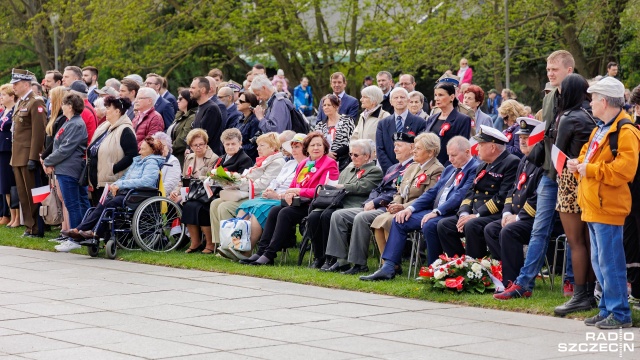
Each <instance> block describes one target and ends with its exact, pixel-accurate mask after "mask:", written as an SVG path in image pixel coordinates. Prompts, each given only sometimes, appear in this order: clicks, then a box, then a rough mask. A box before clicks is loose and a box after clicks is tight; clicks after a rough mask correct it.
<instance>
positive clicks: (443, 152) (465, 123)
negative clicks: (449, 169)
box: [424, 107, 471, 166]
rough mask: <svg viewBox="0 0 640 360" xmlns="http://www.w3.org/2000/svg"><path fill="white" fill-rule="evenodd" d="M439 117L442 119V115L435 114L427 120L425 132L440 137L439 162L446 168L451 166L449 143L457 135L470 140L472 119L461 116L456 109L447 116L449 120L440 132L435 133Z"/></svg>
mask: <svg viewBox="0 0 640 360" xmlns="http://www.w3.org/2000/svg"><path fill="white" fill-rule="evenodd" d="M438 117H440V113H437V114H433V115H431V116H429V117H428V118H427V126H426V128H425V130H424V131H425V132H433V133H434V134H436V135H438V137H440V153H438V161H440V163H441V164H442V165H444V166H447V165H449V155H447V143H448V142H449V140H451V138H452V137H454V136H456V135H460V136H463V137H465V138H469V134H470V133H471V118H470V117H468V116H467V115H464V114H461V113H459V112H458V110H457V109H456V108H455V107H454V108H453V111H451V113H450V114H449V116H447V119H446V120H445V121H444V123H443V124H442V126H441V127H440V131H438V132H435V131H433V130H432V129H433V126H434V125H435V124H436V122H437V121H438ZM445 124H449V126H448V129H447V128H446V127H445Z"/></svg>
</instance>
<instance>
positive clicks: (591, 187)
mask: <svg viewBox="0 0 640 360" xmlns="http://www.w3.org/2000/svg"><path fill="white" fill-rule="evenodd" d="M587 92H588V93H590V94H592V100H591V109H592V110H593V116H594V117H596V118H598V119H600V120H599V121H598V123H597V127H596V129H595V131H594V132H592V133H591V137H590V138H589V142H588V143H586V144H584V146H583V147H582V151H581V152H580V156H579V157H578V158H577V159H571V160H569V161H568V162H567V167H568V168H569V171H571V172H572V173H574V174H575V176H576V177H577V178H578V181H579V184H578V204H579V205H580V208H581V209H582V220H583V221H585V222H586V223H587V226H588V227H589V236H590V238H591V265H592V266H593V271H594V272H595V274H596V278H597V279H598V282H599V283H600V285H601V286H602V289H603V294H602V299H600V304H599V306H598V308H599V309H600V312H599V313H598V314H597V315H596V316H593V317H590V318H587V319H585V321H584V323H585V324H586V325H587V326H596V327H597V328H599V329H619V328H626V327H631V309H630V308H629V302H628V298H627V286H626V285H627V278H626V263H625V255H624V246H623V238H622V229H623V225H624V221H625V217H626V216H627V215H629V213H630V212H631V199H632V194H631V191H630V189H629V186H628V183H629V182H631V181H633V180H634V175H635V173H636V170H637V168H638V148H639V146H638V144H639V142H640V133H639V132H638V130H637V129H635V128H634V127H633V125H631V124H632V123H631V119H630V117H629V115H628V114H627V113H626V112H625V111H624V110H623V108H622V107H623V106H624V104H625V101H624V85H623V84H622V83H621V82H620V81H619V80H617V79H615V78H614V77H611V76H609V77H606V78H604V79H602V80H600V81H598V82H597V83H595V84H593V85H591V86H590V87H589V89H588V90H587ZM616 145H617V146H616ZM614 150H615V151H614Z"/></svg>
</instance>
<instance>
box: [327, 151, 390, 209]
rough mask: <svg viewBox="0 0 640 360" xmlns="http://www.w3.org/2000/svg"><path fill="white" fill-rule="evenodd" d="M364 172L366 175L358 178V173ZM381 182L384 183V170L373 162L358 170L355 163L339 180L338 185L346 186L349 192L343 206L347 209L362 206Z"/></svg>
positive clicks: (344, 171) (347, 168) (351, 164)
mask: <svg viewBox="0 0 640 360" xmlns="http://www.w3.org/2000/svg"><path fill="white" fill-rule="evenodd" d="M362 170H364V173H362V174H361V175H360V177H359V178H358V173H359V172H360V171H362ZM380 181H382V170H381V169H380V168H379V167H377V166H376V165H375V163H374V162H373V161H372V162H369V163H366V164H364V166H362V168H360V169H356V168H355V167H354V166H353V163H350V164H349V165H348V166H347V167H346V168H345V169H344V170H342V172H341V173H340V177H339V178H338V184H342V185H344V188H345V190H347V192H348V194H347V196H345V197H344V199H343V200H342V206H343V207H344V208H345V209H346V208H354V207H360V206H362V203H363V202H364V201H365V200H367V198H368V197H369V193H370V192H371V190H373V189H374V188H375V187H376V186H378V184H380Z"/></svg>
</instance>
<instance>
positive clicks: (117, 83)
mask: <svg viewBox="0 0 640 360" xmlns="http://www.w3.org/2000/svg"><path fill="white" fill-rule="evenodd" d="M104 85H105V86H109V87H112V88H113V89H114V90H115V91H120V85H121V84H120V81H118V79H115V78H111V79H107V81H105V82H104Z"/></svg>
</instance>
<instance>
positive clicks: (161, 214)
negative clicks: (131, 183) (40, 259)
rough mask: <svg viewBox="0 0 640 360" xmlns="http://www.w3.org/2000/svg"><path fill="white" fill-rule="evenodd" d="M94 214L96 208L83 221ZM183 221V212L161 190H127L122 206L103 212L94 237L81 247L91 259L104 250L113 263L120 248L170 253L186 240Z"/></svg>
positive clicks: (82, 243)
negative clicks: (83, 247)
mask: <svg viewBox="0 0 640 360" xmlns="http://www.w3.org/2000/svg"><path fill="white" fill-rule="evenodd" d="M95 210H96V208H95V207H92V208H90V209H89V210H88V211H87V212H86V213H85V216H84V218H86V217H87V216H88V215H89V214H90V213H91V212H92V211H95ZM181 217H182V208H181V207H180V206H179V205H178V204H176V203H174V202H173V201H171V200H169V199H168V198H166V197H163V196H161V193H160V191H159V190H158V189H155V188H138V189H131V190H127V193H126V195H125V197H124V199H123V201H122V204H121V206H117V207H115V208H105V209H104V210H103V212H102V214H101V215H100V219H99V220H98V222H97V223H96V225H95V226H94V228H93V233H94V234H95V237H94V238H92V239H85V240H84V241H81V242H79V244H80V245H82V246H86V247H87V249H88V253H89V256H91V257H97V256H98V253H99V251H100V248H101V247H104V248H105V252H106V255H107V257H108V258H109V259H112V260H113V259H115V258H116V256H117V252H118V248H121V249H126V250H143V251H152V252H167V251H171V250H174V249H176V248H178V247H180V246H183V245H184V241H185V240H186V236H185V229H186V226H184V225H183V224H182V223H180V218H181ZM84 218H83V221H84ZM107 226H108V227H109V228H110V229H109V230H108V231H107V230H106V228H107Z"/></svg>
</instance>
